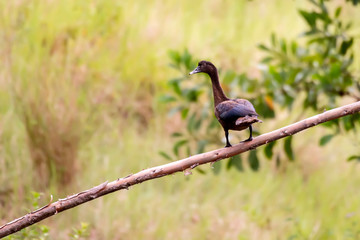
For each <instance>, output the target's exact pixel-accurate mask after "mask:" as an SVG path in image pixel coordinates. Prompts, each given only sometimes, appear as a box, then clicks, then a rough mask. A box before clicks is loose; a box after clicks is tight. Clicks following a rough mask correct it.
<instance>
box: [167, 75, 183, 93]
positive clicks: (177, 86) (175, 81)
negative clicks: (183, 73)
mask: <svg viewBox="0 0 360 240" xmlns="http://www.w3.org/2000/svg"><path fill="white" fill-rule="evenodd" d="M169 85H170V87H171V88H172V89H173V91H174V92H175V93H176V94H177V95H179V96H182V91H181V88H180V79H178V78H176V79H172V80H170V81H169Z"/></svg>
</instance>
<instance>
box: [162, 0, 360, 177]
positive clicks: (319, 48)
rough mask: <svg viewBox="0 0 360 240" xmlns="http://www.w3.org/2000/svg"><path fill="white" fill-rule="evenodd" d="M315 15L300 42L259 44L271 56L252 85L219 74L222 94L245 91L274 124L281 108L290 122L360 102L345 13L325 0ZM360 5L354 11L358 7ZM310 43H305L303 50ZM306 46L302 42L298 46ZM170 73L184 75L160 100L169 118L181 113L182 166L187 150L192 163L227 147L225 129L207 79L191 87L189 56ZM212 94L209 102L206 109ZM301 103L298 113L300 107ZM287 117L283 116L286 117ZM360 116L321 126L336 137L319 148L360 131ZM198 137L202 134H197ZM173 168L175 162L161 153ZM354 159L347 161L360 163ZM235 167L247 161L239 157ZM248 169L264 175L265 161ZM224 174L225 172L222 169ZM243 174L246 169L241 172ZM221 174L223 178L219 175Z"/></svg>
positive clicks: (306, 13)
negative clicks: (223, 136)
mask: <svg viewBox="0 0 360 240" xmlns="http://www.w3.org/2000/svg"><path fill="white" fill-rule="evenodd" d="M309 2H310V3H311V4H312V5H313V9H310V10H299V15H300V16H301V18H303V20H304V21H305V22H306V29H305V31H303V32H301V33H300V34H299V37H298V38H296V39H291V40H288V41H287V40H286V39H283V38H279V37H277V35H276V34H275V33H273V34H272V35H271V42H270V46H267V45H265V44H262V43H261V44H259V45H258V47H259V49H260V50H262V51H264V52H265V54H266V55H265V56H264V57H263V59H261V61H260V64H259V69H260V72H261V76H260V77H259V78H251V77H249V76H248V75H247V74H246V73H240V74H238V73H236V72H234V71H231V70H228V71H225V72H221V78H222V79H223V87H224V88H225V89H228V90H229V91H230V93H229V95H230V96H231V97H232V98H236V94H237V92H238V90H239V89H241V92H242V94H243V96H242V97H243V98H248V99H250V101H251V102H252V103H253V104H254V106H255V109H257V112H259V113H260V116H261V118H264V119H267V118H276V117H277V116H278V115H279V113H277V112H275V107H274V105H275V104H277V105H278V106H279V107H280V109H281V110H284V109H285V110H286V114H288V115H291V114H293V113H294V111H295V112H296V114H297V118H298V119H300V118H304V116H305V114H306V111H308V110H309V109H310V110H314V111H315V112H321V111H324V110H326V109H331V108H334V107H336V106H338V105H339V104H342V103H343V101H341V100H343V99H345V98H346V97H347V98H349V99H350V100H352V101H360V77H359V76H357V75H356V73H355V71H353V70H351V65H352V63H353V61H354V51H353V48H352V46H353V42H354V37H353V36H351V35H349V34H348V32H349V31H350V28H351V26H352V22H344V21H342V20H341V18H340V15H341V11H342V7H341V6H338V7H337V8H335V10H334V11H333V12H331V11H330V10H329V8H328V6H327V5H326V2H325V1H323V0H318V1H315V0H309ZM353 4H355V3H353ZM302 40H305V42H304V43H302V42H303V41H302ZM300 41H302V42H300ZM169 56H170V58H171V60H172V63H171V66H172V67H173V68H175V69H176V70H177V71H179V73H180V74H181V77H179V78H174V79H171V80H169V82H168V84H169V86H170V89H171V90H172V92H171V93H170V94H167V95H164V96H162V97H161V100H162V101H163V102H166V103H171V102H175V104H174V105H175V106H174V107H173V108H172V109H171V110H170V114H173V113H175V112H180V113H181V117H182V119H184V120H185V121H186V122H187V127H186V128H184V129H181V131H177V132H174V133H173V135H172V136H173V137H174V138H176V139H177V140H176V141H175V143H174V146H173V154H174V155H175V158H174V159H176V158H179V157H180V156H181V155H180V149H181V148H182V149H184V151H183V152H186V154H185V155H186V156H189V155H192V154H195V153H201V152H204V149H205V147H206V146H207V145H208V144H209V145H210V144H212V145H218V146H219V147H220V146H221V145H223V143H221V141H220V140H219V136H220V135H221V134H220V132H222V128H221V126H220V124H219V123H218V122H217V119H216V118H215V117H214V114H213V112H214V110H213V108H214V107H213V104H209V101H210V100H211V99H212V94H213V93H212V88H211V86H210V85H211V82H210V81H209V79H208V77H207V76H206V77H205V78H203V79H202V81H201V82H195V83H194V80H190V79H189V77H188V76H187V75H188V73H189V72H190V71H191V70H192V69H194V68H195V67H196V65H197V62H198V61H195V59H194V58H193V56H192V55H191V54H190V53H189V52H188V50H185V51H184V52H177V51H170V52H169ZM203 94H206V98H207V99H208V102H207V103H205V104H204V102H203V101H201V97H202V95H203ZM295 102H297V103H302V110H301V111H299V107H298V106H297V107H296V109H294V104H295ZM281 113H282V114H284V111H281ZM359 124H360V115H359V114H355V115H351V116H347V117H344V118H341V119H339V120H334V121H330V122H327V123H326V124H323V126H326V127H328V128H331V129H332V131H333V133H331V134H326V135H324V136H323V137H322V138H321V139H320V141H319V144H320V145H321V146H323V145H325V144H327V143H328V142H329V141H330V140H331V139H332V138H333V137H334V136H335V135H337V134H339V133H340V132H341V129H344V130H345V132H348V131H354V132H356V130H358V127H359V126H360V125H359ZM199 133H200V134H199ZM292 138H293V137H292V136H291V137H288V138H286V139H285V140H284V145H283V148H284V153H285V155H286V156H287V157H288V159H289V160H291V161H292V160H294V158H295V156H294V153H293V149H292ZM276 144H277V142H272V143H270V144H268V145H266V146H265V147H264V148H263V149H264V154H265V156H266V157H267V158H269V159H271V158H273V157H275V158H277V159H279V158H280V156H279V154H280V152H279V151H278V152H277V154H275V155H274V154H273V148H274V146H275V145H276ZM160 153H161V155H163V156H164V157H165V158H167V159H168V160H172V159H173V158H171V156H170V155H169V154H167V153H165V152H160ZM359 157H360V155H359V156H350V157H348V159H349V160H354V159H357V158H359ZM237 161H241V159H239V157H237ZM248 161H249V163H250V166H251V168H252V169H253V170H258V168H259V160H258V157H257V154H256V151H252V152H250V153H249V154H248ZM234 162H235V161H234V159H233V158H231V159H229V162H228V164H227V166H228V167H229V166H232V165H233V163H234ZM217 166H218V167H219V166H220V165H219V164H217ZM234 166H238V165H234ZM237 169H238V170H240V171H242V168H241V167H238V168H237ZM216 172H218V171H216Z"/></svg>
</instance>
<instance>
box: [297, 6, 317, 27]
mask: <svg viewBox="0 0 360 240" xmlns="http://www.w3.org/2000/svg"><path fill="white" fill-rule="evenodd" d="M299 13H300V15H301V16H302V17H303V18H304V19H305V21H306V22H307V24H308V25H309V26H310V27H311V28H315V27H316V18H317V15H316V14H315V13H309V12H306V11H304V10H299Z"/></svg>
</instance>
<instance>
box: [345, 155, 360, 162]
mask: <svg viewBox="0 0 360 240" xmlns="http://www.w3.org/2000/svg"><path fill="white" fill-rule="evenodd" d="M347 160H348V161H349V162H350V161H354V160H356V161H359V162H360V156H356V155H353V156H350V157H349V158H348V159H347Z"/></svg>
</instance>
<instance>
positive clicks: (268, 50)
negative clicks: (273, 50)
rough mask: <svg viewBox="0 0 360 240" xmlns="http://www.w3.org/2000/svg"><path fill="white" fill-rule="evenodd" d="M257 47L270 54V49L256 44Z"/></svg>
mask: <svg viewBox="0 0 360 240" xmlns="http://www.w3.org/2000/svg"><path fill="white" fill-rule="evenodd" d="M257 47H258V48H260V49H261V50H264V51H267V52H270V49H269V48H268V47H267V46H265V45H264V44H258V45H257Z"/></svg>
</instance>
